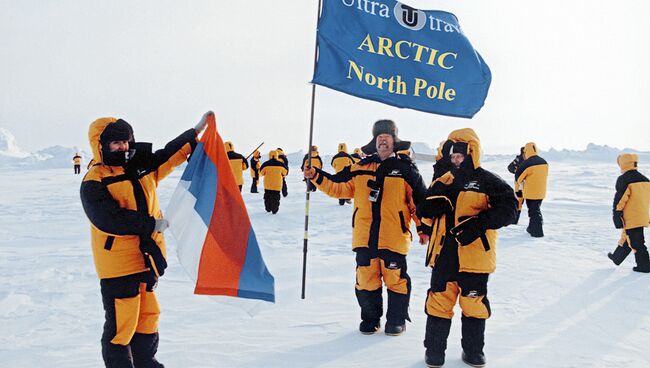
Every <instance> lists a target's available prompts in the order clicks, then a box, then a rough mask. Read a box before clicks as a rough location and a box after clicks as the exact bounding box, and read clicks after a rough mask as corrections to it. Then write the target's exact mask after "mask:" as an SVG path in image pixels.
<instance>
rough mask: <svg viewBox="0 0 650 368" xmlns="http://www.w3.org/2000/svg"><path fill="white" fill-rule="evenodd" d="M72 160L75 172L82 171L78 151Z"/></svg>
mask: <svg viewBox="0 0 650 368" xmlns="http://www.w3.org/2000/svg"><path fill="white" fill-rule="evenodd" d="M72 162H73V163H74V173H75V174H79V173H81V156H79V154H78V153H75V154H74V157H73V158H72Z"/></svg>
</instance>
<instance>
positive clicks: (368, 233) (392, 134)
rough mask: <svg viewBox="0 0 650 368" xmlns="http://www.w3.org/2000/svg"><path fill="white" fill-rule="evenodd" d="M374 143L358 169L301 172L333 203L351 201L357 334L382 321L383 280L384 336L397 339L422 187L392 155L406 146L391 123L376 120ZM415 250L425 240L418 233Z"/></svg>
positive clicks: (404, 315) (408, 165) (410, 167)
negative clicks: (358, 319)
mask: <svg viewBox="0 0 650 368" xmlns="http://www.w3.org/2000/svg"><path fill="white" fill-rule="evenodd" d="M372 133H373V139H372V141H371V142H370V143H369V144H368V145H366V146H364V148H363V150H364V152H366V153H367V154H368V156H366V157H365V158H364V159H363V160H361V161H360V162H359V163H357V164H354V165H352V166H348V167H346V168H344V169H343V170H342V171H341V172H339V173H338V174H336V175H331V174H328V173H326V172H325V171H323V170H321V169H319V168H312V169H311V170H307V169H305V171H304V176H305V178H309V179H311V181H312V182H313V183H314V184H316V186H317V187H318V189H320V190H321V191H323V192H324V193H326V194H327V195H329V196H331V197H335V198H354V212H353V213H352V249H353V250H354V251H355V252H356V263H357V270H356V286H355V289H356V290H355V292H356V297H357V301H358V303H359V306H360V307H361V323H360V325H359V331H361V333H363V334H373V333H375V332H377V331H378V330H379V327H380V319H381V317H382V315H383V301H382V279H383V283H384V284H385V285H386V288H387V289H388V290H387V294H388V308H387V313H386V327H385V328H384V332H385V333H386V334H387V335H392V336H397V335H400V334H401V333H402V332H404V330H405V329H406V320H409V321H410V318H409V315H408V306H409V299H410V295H411V279H410V278H409V275H408V273H407V268H406V266H407V264H406V255H407V253H408V251H409V247H410V245H411V241H412V234H411V230H410V225H411V219H412V217H411V216H412V215H411V214H412V212H414V211H415V208H414V207H413V208H411V207H410V206H411V205H412V203H413V202H415V204H418V203H420V201H422V200H423V199H424V196H425V194H426V186H425V184H424V181H423V180H422V176H420V173H419V172H418V169H417V167H416V166H415V164H414V163H413V162H412V161H411V160H409V159H405V158H403V157H399V156H397V155H396V154H395V152H396V151H398V150H401V149H405V148H408V147H409V146H410V144H411V143H410V142H408V141H401V140H400V139H399V138H398V137H397V127H396V126H395V123H394V122H393V121H391V120H379V121H377V122H376V123H375V125H374V126H373V129H372ZM418 234H419V235H420V244H426V242H428V235H427V234H426V233H424V232H423V231H422V228H419V229H418Z"/></svg>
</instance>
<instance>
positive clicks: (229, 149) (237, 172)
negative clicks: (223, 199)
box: [224, 141, 248, 192]
mask: <svg viewBox="0 0 650 368" xmlns="http://www.w3.org/2000/svg"><path fill="white" fill-rule="evenodd" d="M224 146H225V147H226V153H228V160H229V161H230V168H231V169H232V174H233V175H234V176H235V181H236V182H237V186H239V191H240V192H241V188H242V186H243V185H244V171H245V170H246V169H248V160H246V157H244V156H242V154H241V153H237V152H235V147H234V146H233V144H232V142H230V141H227V142H226V143H224Z"/></svg>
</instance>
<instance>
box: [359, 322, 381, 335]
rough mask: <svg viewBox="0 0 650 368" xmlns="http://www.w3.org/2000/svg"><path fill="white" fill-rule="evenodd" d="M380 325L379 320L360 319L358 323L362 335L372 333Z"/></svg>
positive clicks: (377, 329)
mask: <svg viewBox="0 0 650 368" xmlns="http://www.w3.org/2000/svg"><path fill="white" fill-rule="evenodd" d="M380 327H381V322H379V320H378V319H377V320H372V321H371V320H362V321H361V323H360V324H359V332H361V333H362V334H364V335H372V334H374V333H375V332H377V331H379V328H380Z"/></svg>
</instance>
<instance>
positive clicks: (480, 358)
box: [462, 351, 485, 367]
mask: <svg viewBox="0 0 650 368" xmlns="http://www.w3.org/2000/svg"><path fill="white" fill-rule="evenodd" d="M462 358H463V362H465V364H467V365H470V366H472V367H485V355H483V353H477V354H468V353H465V352H464V351H463V356H462Z"/></svg>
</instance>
